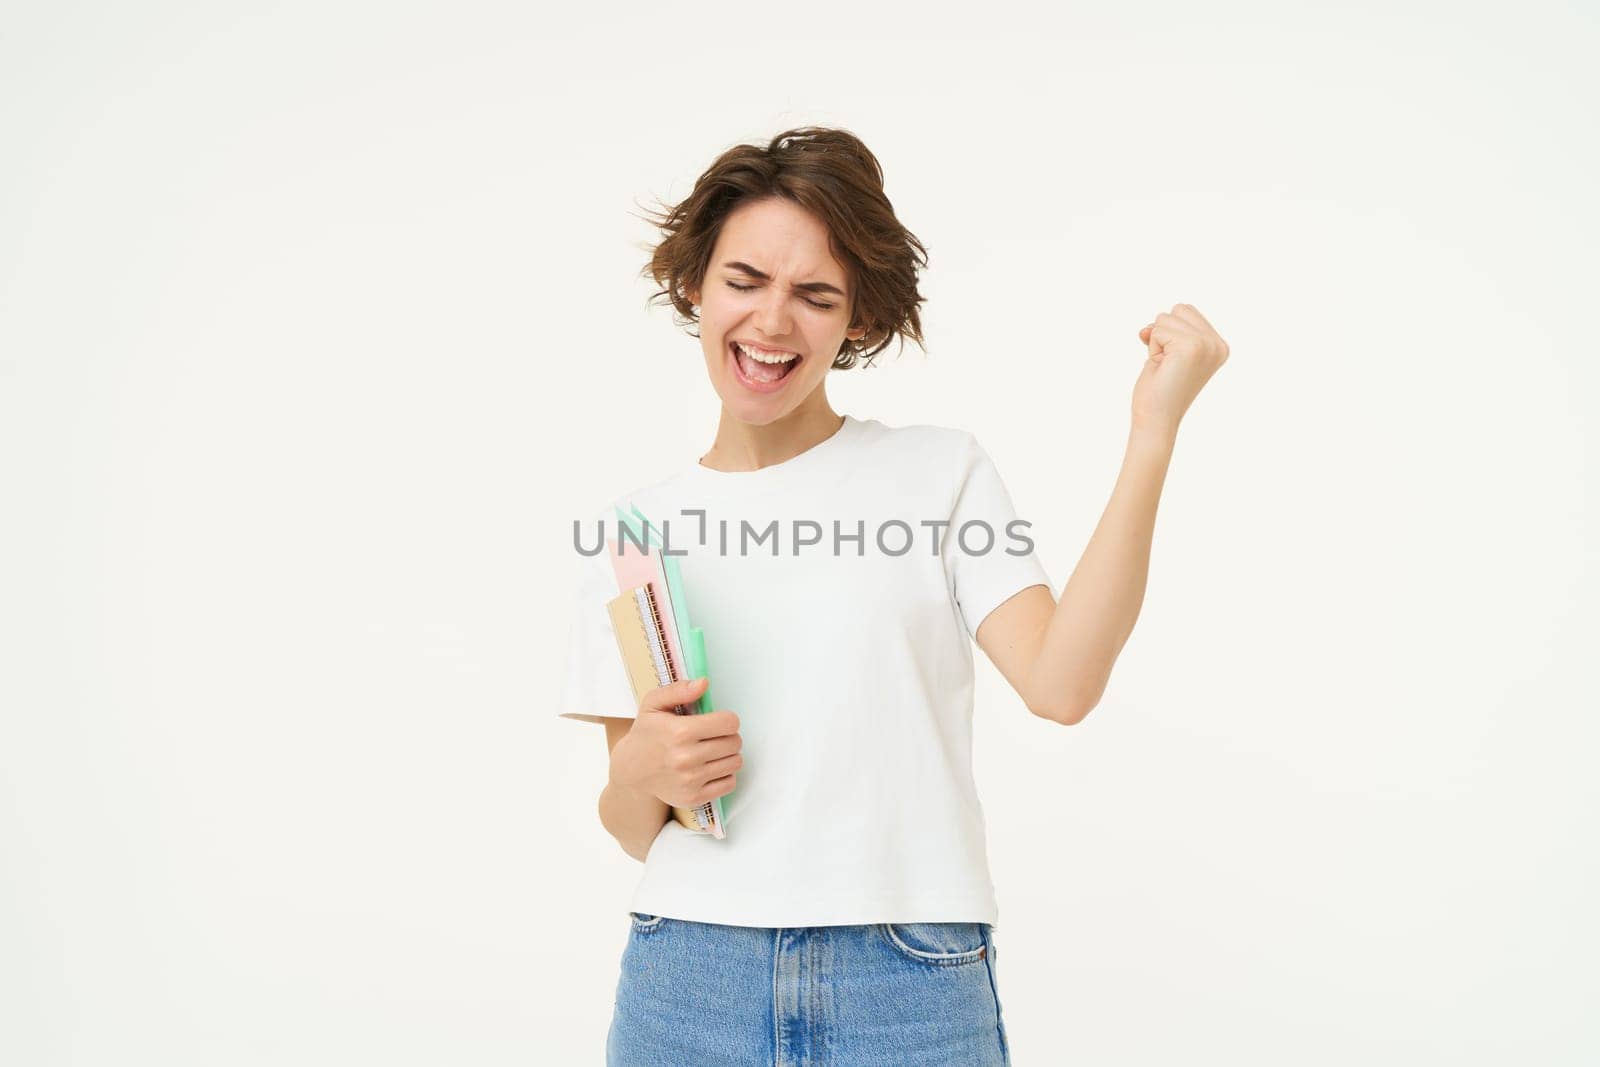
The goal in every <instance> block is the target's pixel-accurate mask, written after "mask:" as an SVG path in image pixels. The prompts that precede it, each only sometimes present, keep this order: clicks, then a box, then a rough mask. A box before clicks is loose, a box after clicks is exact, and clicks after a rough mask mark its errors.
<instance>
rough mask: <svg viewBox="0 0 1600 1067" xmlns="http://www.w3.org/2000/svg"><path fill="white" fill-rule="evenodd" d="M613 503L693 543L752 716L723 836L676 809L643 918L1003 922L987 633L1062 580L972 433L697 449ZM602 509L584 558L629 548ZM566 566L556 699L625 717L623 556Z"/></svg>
mask: <svg viewBox="0 0 1600 1067" xmlns="http://www.w3.org/2000/svg"><path fill="white" fill-rule="evenodd" d="M613 504H621V505H622V507H623V508H624V510H626V509H627V508H628V506H629V505H630V504H632V505H636V506H637V507H638V508H639V509H640V510H641V511H642V512H643V513H644V514H645V516H646V517H647V518H649V519H650V521H651V522H652V523H653V524H655V525H656V526H657V527H658V528H660V527H663V526H665V527H666V537H667V543H668V547H669V548H670V549H671V550H672V551H673V552H674V553H677V552H679V551H682V552H684V555H682V556H679V557H678V566H679V568H680V573H681V575H682V581H683V587H684V593H685V596H686V597H687V599H688V602H689V612H690V616H691V621H692V622H693V624H694V625H695V626H697V627H700V628H701V629H703V630H704V632H705V644H706V664H707V670H706V673H707V675H708V676H709V677H710V680H711V681H710V688H711V696H712V705H713V708H715V709H722V708H728V709H731V710H732V711H734V712H735V713H736V714H737V715H738V716H739V734H740V737H741V739H742V748H741V753H742V755H743V757H744V765H743V766H742V767H741V768H740V769H739V771H738V772H737V779H736V782H735V790H734V793H733V794H732V796H731V797H730V800H729V803H728V804H726V805H725V809H726V810H725V815H726V818H727V836H726V837H725V838H723V839H720V840H719V839H717V838H715V837H713V836H712V835H710V834H700V833H695V832H694V831H691V830H689V829H687V828H685V827H684V826H681V825H679V823H678V822H677V821H676V820H672V819H669V820H667V821H666V823H665V824H664V825H663V826H662V827H661V831H660V833H658V834H657V836H656V838H655V840H654V842H653V843H652V845H651V847H650V851H649V854H648V856H647V857H646V860H645V867H644V873H643V876H642V877H641V879H640V881H639V884H638V887H637V888H636V890H635V892H634V895H633V900H632V903H631V905H630V908H631V910H633V911H638V912H643V913H646V914H650V915H665V916H668V917H671V918H678V919H689V920H693V921H698V922H708V923H725V924H733V925H739V926H830V925H840V924H855V923H875V922H988V923H996V921H997V918H998V906H997V903H996V900H995V895H994V888H993V884H992V882H991V880H990V876H989V864H988V855H987V842H986V838H985V830H984V818H983V808H982V805H981V804H980V803H979V800H978V795H977V790H976V787H975V785H974V782H973V776H972V710H973V708H972V705H973V700H972V694H973V645H972V637H973V635H975V634H976V633H977V630H978V625H979V624H980V623H981V622H982V621H983V619H984V617H985V616H987V615H988V614H989V612H990V611H991V610H993V609H994V608H996V607H998V606H999V605H1000V604H1001V603H1003V602H1004V601H1005V600H1007V599H1008V598H1010V597H1011V596H1012V595H1013V594H1015V593H1017V592H1020V591H1021V590H1023V589H1025V588H1027V587H1028V586H1031V585H1045V586H1047V587H1048V586H1049V584H1050V582H1049V577H1048V576H1047V575H1046V573H1045V571H1044V568H1043V566H1042V565H1041V564H1040V562H1039V559H1038V556H1037V554H1036V553H1035V552H1034V550H1033V545H1032V540H1031V534H1030V533H1029V531H1028V529H1027V524H1026V523H1022V522H1016V523H1014V524H1013V520H1016V519H1017V516H1016V513H1015V511H1014V510H1013V507H1012V503H1011V499H1010V496H1009V494H1008V493H1007V492H1006V489H1005V486H1004V484H1003V483H1002V482H1001V479H1000V476H999V473H998V472H997V471H996V470H995V467H994V464H993V462H992V461H991V460H990V459H989V456H988V454H987V453H986V452H985V451H984V450H983V449H982V448H981V447H980V446H979V445H978V442H977V440H976V439H975V438H974V437H973V435H972V434H970V433H967V432H966V431H964V430H957V429H949V428H946V427H940V426H901V427H891V426H886V425H884V424H883V423H882V422H879V421H878V420H876V419H865V420H862V419H856V418H854V417H852V416H849V415H846V416H844V423H843V425H842V426H841V427H840V428H839V429H838V430H837V431H836V432H835V433H834V434H833V436H831V437H829V438H827V439H826V440H824V441H822V442H820V443H818V444H816V445H814V446H812V447H811V448H810V449H808V450H806V451H805V452H802V453H800V454H799V455H797V456H794V457H792V458H791V459H788V460H786V461H784V462H782V463H777V464H773V465H771V466H768V467H763V468H761V469H759V470H754V471H739V472H727V471H716V470H712V469H711V468H709V467H705V466H702V465H700V464H699V463H695V464H694V465H692V466H691V467H690V468H689V469H688V470H686V471H684V472H682V473H680V474H677V475H675V476H673V477H671V478H668V479H667V480H665V481H662V482H658V483H657V484H655V485H652V486H649V487H647V488H644V489H640V490H638V491H637V492H634V493H630V494H628V495H626V496H623V497H620V498H617V500H615V501H613ZM700 510H703V512H704V515H703V516H701V515H700V514H699V513H698V512H699V511H700ZM685 512H687V514H685ZM598 518H603V520H604V522H603V526H602V525H601V524H600V523H599V522H598V521H597V518H593V517H592V518H590V519H588V520H585V521H584V522H582V523H581V524H580V529H579V532H578V535H577V538H576V541H577V543H578V544H581V545H583V546H585V547H586V548H589V549H592V548H593V547H594V546H595V545H596V544H597V538H598V536H599V533H600V531H601V529H603V531H604V534H605V536H606V537H607V538H608V539H610V540H611V541H612V542H615V540H616V538H617V536H618V532H619V524H618V523H617V521H616V518H615V515H614V512H613V511H612V510H611V507H609V506H608V507H607V508H606V510H605V511H604V512H603V514H602V516H600V517H598ZM896 520H898V521H896ZM940 524H945V525H940ZM985 524H987V532H986V530H985ZM858 534H859V535H860V536H859V537H858V536H857V535H858ZM936 549H937V551H936ZM836 550H837V551H836ZM608 551H614V550H608ZM573 558H574V560H575V561H576V566H577V567H578V569H579V571H580V573H581V575H582V579H581V581H580V583H579V585H578V589H577V597H576V605H575V607H574V628H573V633H572V641H571V660H570V667H569V673H568V677H567V685H566V691H565V696H564V700H563V703H562V706H561V708H560V709H559V711H558V714H560V715H561V716H563V717H566V718H569V719H578V720H585V721H590V722H597V723H598V722H600V721H601V717H602V716H618V717H625V718H633V717H635V716H636V715H637V714H638V709H637V706H636V704H635V702H634V699H633V695H632V690H631V689H630V688H629V686H628V681H627V677H626V675H625V673H624V670H623V667H622V663H621V658H620V656H619V653H618V651H617V645H616V641H615V639H614V637H613V636H612V632H611V622H610V618H609V616H608V615H607V613H606V610H605V602H606V601H607V600H609V599H610V598H612V597H615V596H616V595H617V593H618V589H617V582H616V578H615V575H614V573H613V572H612V569H611V561H610V560H609V559H608V558H606V556H605V555H604V553H603V552H602V553H601V554H597V555H594V556H590V557H583V556H581V555H580V553H579V551H578V549H577V547H576V545H575V547H574V551H573Z"/></svg>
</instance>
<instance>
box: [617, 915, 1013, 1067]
mask: <svg viewBox="0 0 1600 1067" xmlns="http://www.w3.org/2000/svg"><path fill="white" fill-rule="evenodd" d="M629 917H630V923H631V929H630V930H629V932H628V944H627V947H626V948H625V949H624V950H623V953H622V975H621V978H620V979H619V980H618V982H617V999H616V1005H615V1008H614V1010H613V1014H612V1018H611V1031H610V1033H609V1034H608V1035H607V1038H606V1064H607V1065H608V1067H723V1065H727V1067H761V1065H765V1067H801V1065H804V1067H821V1065H824V1064H825V1065H827V1067H855V1065H864V1064H892V1065H896V1067H898V1065H902V1064H961V1065H962V1067H990V1065H999V1067H1008V1065H1009V1064H1010V1062H1011V1059H1010V1054H1009V1052H1008V1049H1007V1043H1006V1028H1005V1023H1004V1022H1003V1021H1002V1020H1001V1013H1000V994H999V989H998V986H997V985H996V983H995V948H994V932H993V927H992V926H990V924H988V923H980V922H946V923H869V924H865V925H860V926H785V927H770V926H724V925H721V924H714V923H701V922H691V921H689V920H687V919H672V918H664V917H662V916H659V915H643V914H639V913H637V912H630V913H629Z"/></svg>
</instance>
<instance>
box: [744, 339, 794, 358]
mask: <svg viewBox="0 0 1600 1067" xmlns="http://www.w3.org/2000/svg"><path fill="white" fill-rule="evenodd" d="M733 344H734V347H736V348H737V349H738V350H739V351H741V352H743V353H744V354H745V355H747V356H749V357H750V358H751V359H753V360H755V361H756V362H757V363H788V362H789V361H790V360H793V359H799V358H800V357H799V356H797V355H795V354H794V353H793V352H758V351H757V350H756V349H754V348H750V347H749V346H747V345H744V344H742V343H740V342H738V341H735V342H733Z"/></svg>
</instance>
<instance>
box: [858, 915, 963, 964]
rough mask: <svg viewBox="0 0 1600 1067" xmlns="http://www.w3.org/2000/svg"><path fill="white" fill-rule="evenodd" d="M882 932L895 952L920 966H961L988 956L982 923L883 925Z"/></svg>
mask: <svg viewBox="0 0 1600 1067" xmlns="http://www.w3.org/2000/svg"><path fill="white" fill-rule="evenodd" d="M878 929H879V931H880V932H881V933H882V934H883V936H884V938H885V939H886V940H887V941H888V942H889V944H891V945H893V946H894V948H895V951H897V952H899V953H900V954H901V955H902V956H905V957H906V958H907V959H912V960H916V961H917V962H919V963H928V964H933V965H934V966H937V967H959V966H962V965H963V964H969V963H977V962H978V961H979V960H981V959H983V958H985V956H987V954H988V946H987V942H986V940H985V937H984V930H983V924H982V923H974V922H966V923H881V924H879V926H878Z"/></svg>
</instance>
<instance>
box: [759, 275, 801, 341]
mask: <svg viewBox="0 0 1600 1067" xmlns="http://www.w3.org/2000/svg"><path fill="white" fill-rule="evenodd" d="M751 321H752V322H753V323H754V324H755V328H756V329H758V330H760V331H761V332H762V333H764V334H766V335H767V336H768V337H786V336H788V334H789V330H790V328H791V326H792V325H793V321H792V316H791V314H790V312H789V297H788V294H786V293H785V292H784V291H783V290H782V289H780V288H779V287H778V286H776V285H769V286H767V287H766V289H765V290H764V291H763V292H762V294H761V302H760V303H759V304H757V305H756V310H755V314H754V315H753V316H752V317H751Z"/></svg>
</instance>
